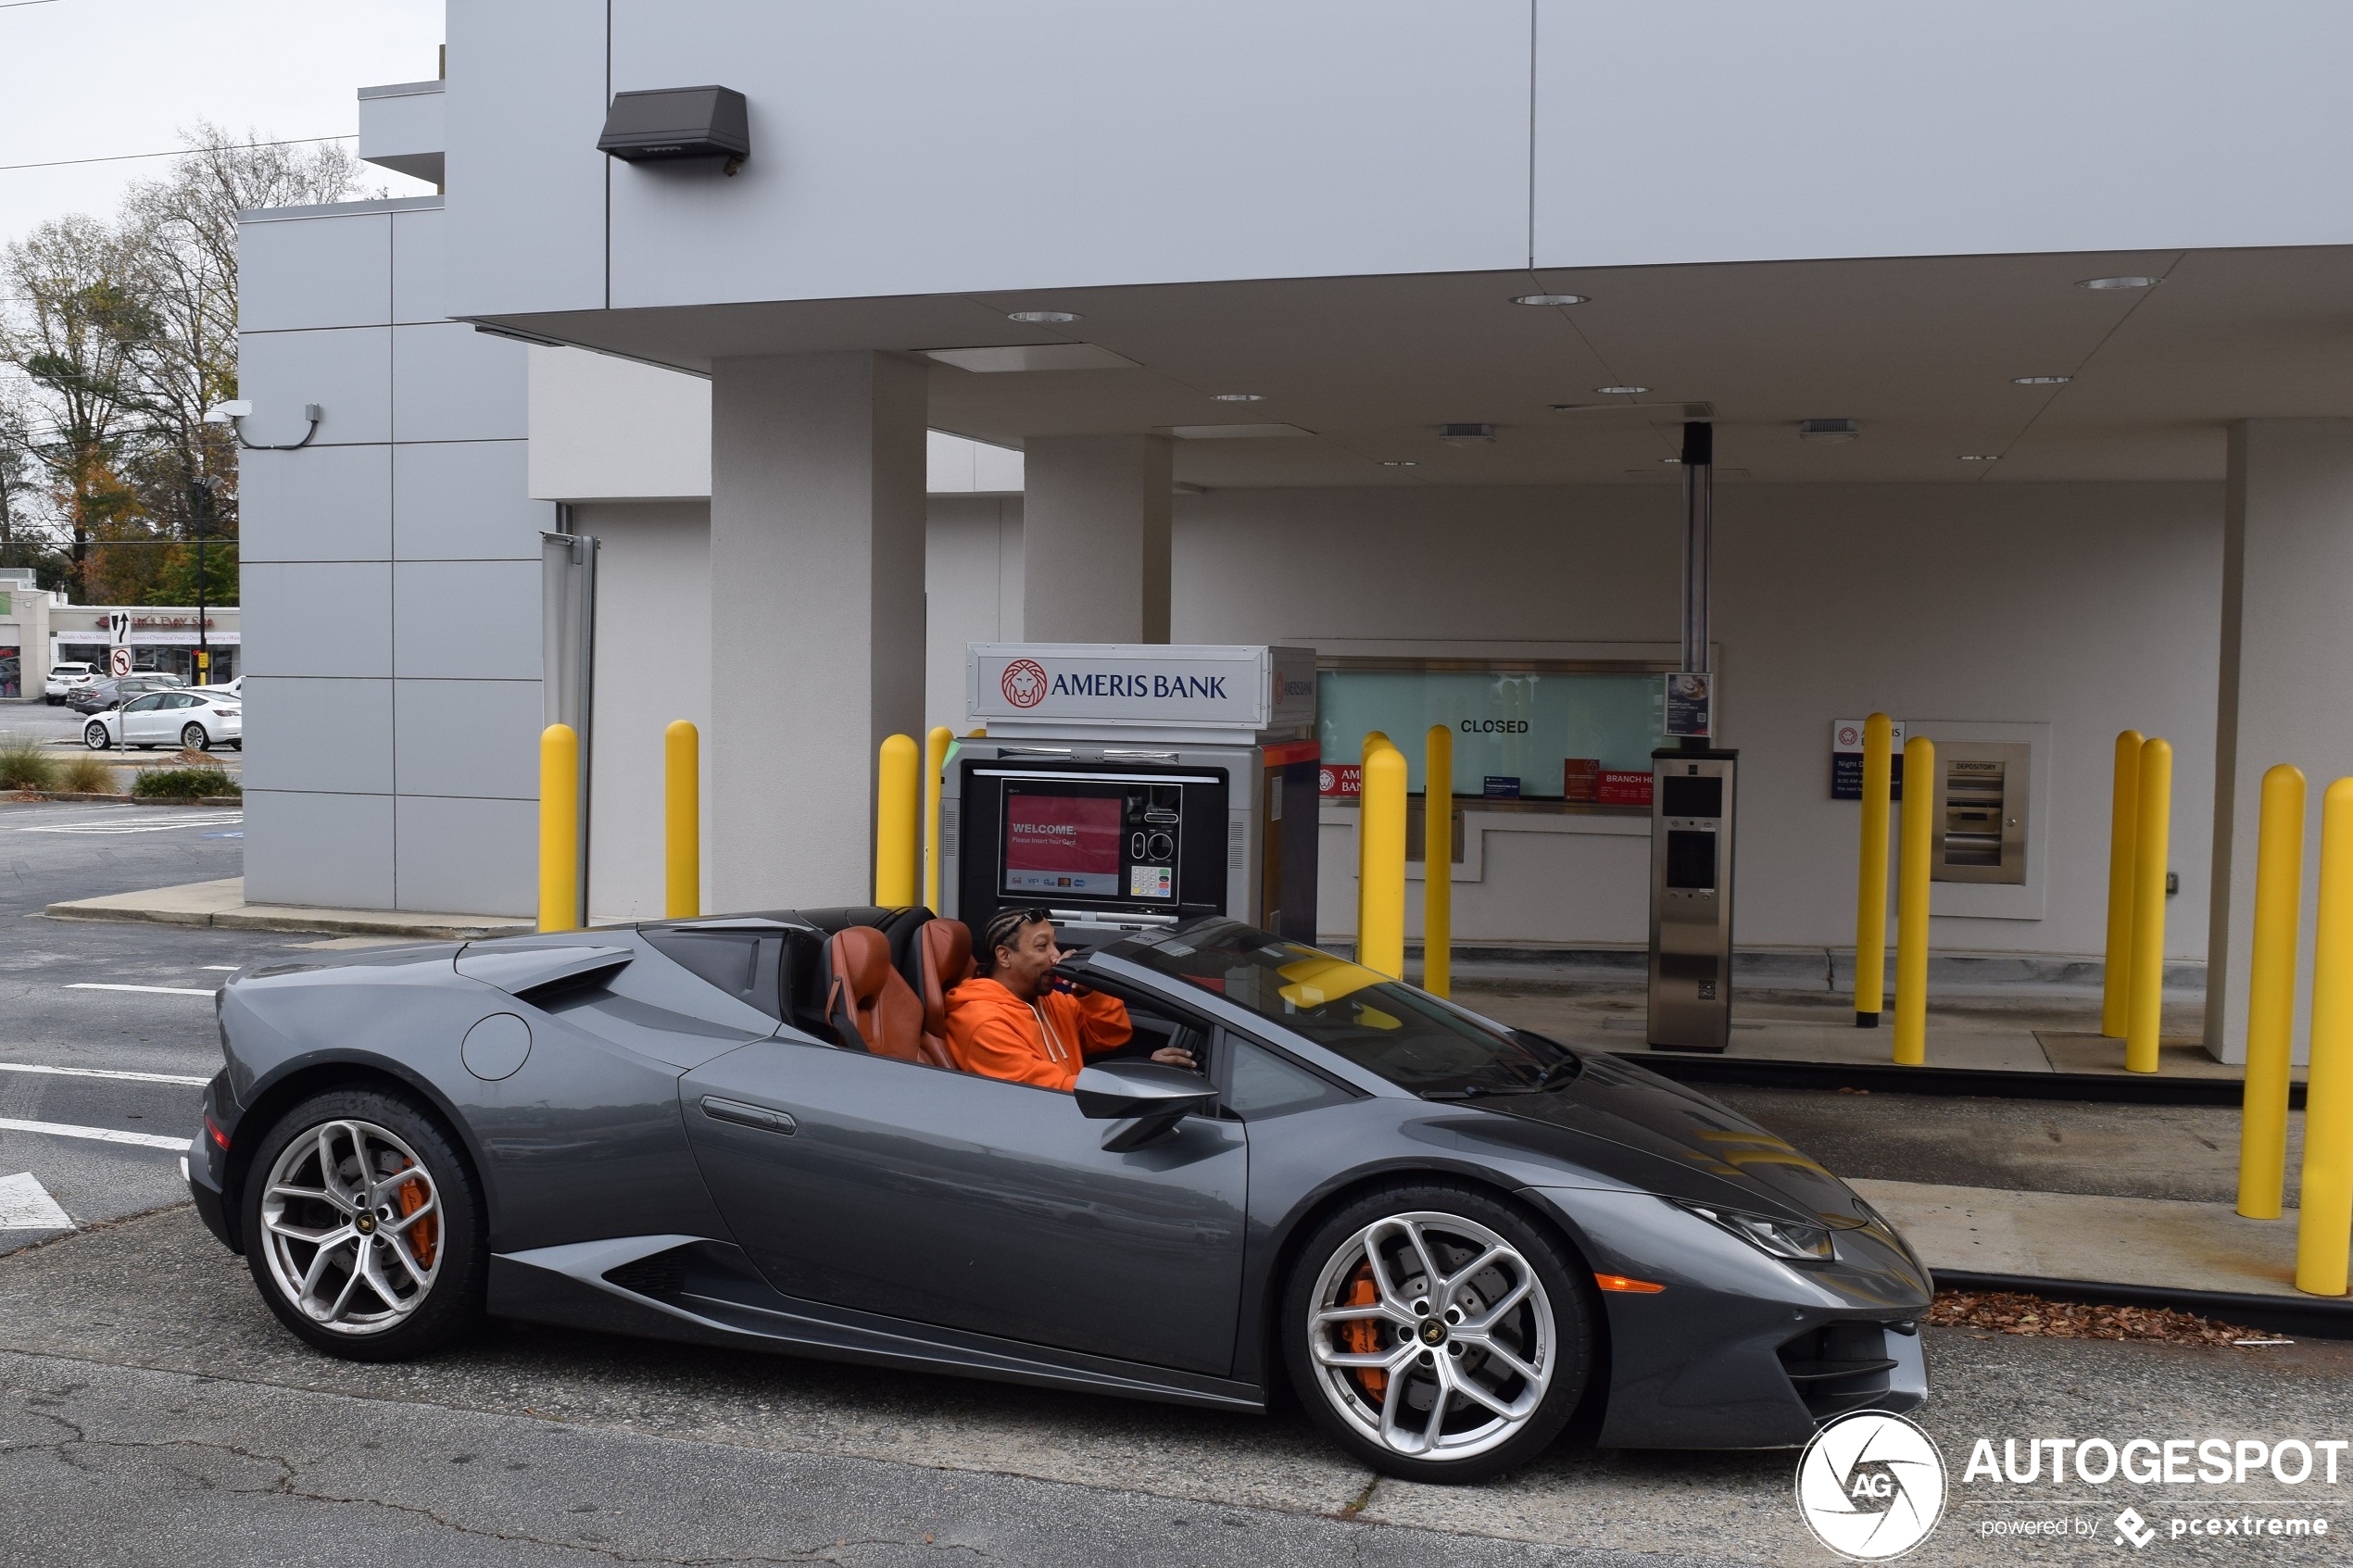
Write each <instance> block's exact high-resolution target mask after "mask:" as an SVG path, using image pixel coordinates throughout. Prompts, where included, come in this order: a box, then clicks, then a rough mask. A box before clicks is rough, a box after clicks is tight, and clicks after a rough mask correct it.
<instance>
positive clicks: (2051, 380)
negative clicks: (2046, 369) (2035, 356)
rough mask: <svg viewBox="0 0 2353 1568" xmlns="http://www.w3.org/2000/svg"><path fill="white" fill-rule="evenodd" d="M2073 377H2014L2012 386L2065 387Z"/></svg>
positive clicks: (2011, 379)
mask: <svg viewBox="0 0 2353 1568" xmlns="http://www.w3.org/2000/svg"><path fill="white" fill-rule="evenodd" d="M2074 379H2075V378H2074V377H2073V376H2012V377H2011V378H2010V384H2011V385H2012V386H2065V385H2066V384H2067V383H2069V382H2071V381H2073V380H2074Z"/></svg>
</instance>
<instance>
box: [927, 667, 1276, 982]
mask: <svg viewBox="0 0 2353 1568" xmlns="http://www.w3.org/2000/svg"><path fill="white" fill-rule="evenodd" d="M964 676H965V698H966V701H965V707H966V711H967V714H968V717H969V721H970V722H971V723H972V724H975V725H981V726H985V730H984V732H983V733H981V734H976V735H970V736H967V737H966V738H964V739H963V740H962V741H960V742H958V743H957V750H956V752H955V754H954V756H953V757H952V759H950V762H949V765H948V772H947V777H946V779H945V780H944V781H943V782H942V785H941V791H940V824H939V853H940V879H939V897H940V903H941V904H942V905H943V906H944V907H943V908H942V909H941V910H940V911H939V912H940V913H941V914H943V915H947V916H950V917H952V918H954V919H957V920H961V921H963V922H964V923H965V924H967V925H969V926H970V927H972V929H973V930H974V931H975V932H977V931H979V930H980V929H981V928H982V927H983V926H984V925H986V924H987V923H988V919H989V917H990V916H991V915H993V914H994V913H996V911H997V910H998V909H1000V908H1001V907H1002V906H1004V905H1007V904H1024V905H1035V906H1038V907H1041V908H1044V909H1049V910H1051V911H1052V914H1053V919H1054V923H1055V925H1056V926H1057V927H1058V928H1059V933H1060V940H1061V941H1062V942H1063V945H1064V946H1066V947H1089V946H1094V945H1096V944H1099V943H1102V942H1109V941H1115V940H1117V939H1118V938H1119V937H1120V936H1122V935H1127V934H1130V933H1133V932H1137V931H1142V930H1149V929H1151V928H1152V927H1154V926H1161V925H1171V924H1174V923H1175V922H1177V921H1178V920H1181V919H1185V918H1187V917H1189V916H1193V915H1209V914H1222V915H1230V916H1233V917H1235V918H1236V919H1239V920H1242V921H1246V922H1249V923H1251V924H1252V925H1255V926H1259V927H1261V928H1263V929H1265V930H1266V931H1269V932H1272V933H1274V934H1275V935H1278V936H1283V937H1287V938H1290V939H1291V940H1293V941H1298V942H1313V941H1315V838H1316V820H1317V809H1316V793H1315V773H1316V760H1317V756H1318V747H1317V745H1316V741H1315V650H1314V649H1312V648H1284V647H1235V646H1176V645H1166V644H1145V645H1116V644H1085V643H974V644H972V645H970V646H968V647H967V649H966V651H965V659H964Z"/></svg>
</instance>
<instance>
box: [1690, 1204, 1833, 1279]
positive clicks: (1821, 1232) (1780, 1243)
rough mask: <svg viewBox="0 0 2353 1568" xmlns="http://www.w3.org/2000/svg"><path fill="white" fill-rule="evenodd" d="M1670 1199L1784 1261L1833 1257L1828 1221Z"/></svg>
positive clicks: (1815, 1260)
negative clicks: (1811, 1221)
mask: <svg viewBox="0 0 2353 1568" xmlns="http://www.w3.org/2000/svg"><path fill="white" fill-rule="evenodd" d="M1668 1201H1669V1202H1672V1203H1673V1204H1674V1205H1675V1207H1676V1208H1678V1209H1680V1210H1683V1212H1684V1213H1686V1214H1696V1215H1698V1216H1699V1217H1700V1218H1701V1219H1703V1220H1705V1221H1706V1222H1707V1223H1709V1224H1712V1225H1717V1226H1719V1227H1721V1228H1722V1229H1724V1230H1728V1231H1730V1232H1731V1233H1732V1234H1733V1235H1734V1236H1739V1237H1740V1238H1741V1239H1742V1240H1743V1241H1745V1242H1747V1243H1748V1244H1749V1245H1750V1246H1751V1247H1754V1248H1756V1249H1757V1250H1758V1251H1760V1252H1763V1253H1766V1254H1768V1255H1769V1256H1771V1257H1775V1258H1779V1259H1780V1260H1781V1261H1784V1262H1790V1263H1827V1262H1829V1261H1831V1233H1830V1227H1829V1226H1827V1225H1813V1224H1806V1223H1803V1222H1801V1221H1796V1220H1776V1219H1773V1218H1771V1217H1770V1216H1768V1215H1765V1214H1744V1213H1743V1212H1742V1211H1741V1210H1737V1209H1718V1208H1715V1207H1713V1206H1712V1205H1709V1204H1705V1203H1685V1202H1683V1201H1681V1200H1680V1199H1676V1198H1670V1199H1669V1200H1668Z"/></svg>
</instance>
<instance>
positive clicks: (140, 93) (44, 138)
mask: <svg viewBox="0 0 2353 1568" xmlns="http://www.w3.org/2000/svg"><path fill="white" fill-rule="evenodd" d="M441 12H442V7H441V0H38V3H35V4H31V5H26V4H21V3H19V4H8V3H7V0H0V60H5V61H6V62H7V68H6V86H5V88H0V165H9V164H26V163H43V162H47V161H49V160H52V159H57V158H90V157H107V156H109V155H115V154H121V153H154V152H164V151H168V150H170V149H171V148H174V147H176V146H178V145H179V144H180V132H181V129H182V127H185V126H189V125H192V124H194V122H195V121H196V120H197V119H210V120H212V121H214V122H216V123H217V124H220V125H222V126H224V127H226V128H228V129H229V130H230V131H231V132H236V133H240V134H241V133H243V132H245V131H246V130H248V129H251V130H254V131H258V132H261V133H263V134H264V135H265V136H266V137H269V138H273V139H274V138H278V137H296V136H334V135H349V134H351V133H352V132H355V131H356V130H357V129H358V128H359V100H358V98H357V96H356V94H357V93H358V90H359V88H361V87H367V86H372V85H374V84H376V83H379V82H419V81H423V80H425V79H427V78H430V77H432V76H433V75H434V73H435V70H436V69H437V60H436V53H437V50H438V47H439V45H440V44H441V41H442V29H441ZM168 167H170V163H169V160H168V159H165V158H140V159H136V160H131V161H123V162H112V163H80V164H72V165H69V166H67V167H64V168H56V169H17V168H8V169H0V242H6V241H8V240H13V239H18V238H20V237H22V236H23V235H24V234H26V233H28V232H31V229H32V228H33V227H34V226H35V225H36V224H38V223H40V222H41V221H42V220H44V219H49V218H56V217H60V216H62V215H63V214H65V213H69V212H88V213H92V214H94V215H97V216H100V217H107V216H111V215H112V213H113V211H114V207H115V203H116V202H117V200H118V199H120V195H121V193H122V188H123V187H124V186H125V185H126V184H128V183H130V182H132V181H133V180H137V179H142V178H152V177H154V176H156V175H157V174H160V173H162V172H163V171H164V170H165V169H167V168H168ZM366 180H367V182H368V183H370V184H371V185H382V186H384V187H385V188H387V189H388V190H390V192H391V193H392V194H394V195H396V196H406V195H422V194H430V193H431V191H432V189H433V187H432V186H430V185H426V184H422V183H420V182H417V181H413V180H410V179H409V178H407V177H406V176H404V175H399V174H395V173H393V172H391V171H390V170H389V169H369V170H368V171H367V174H366Z"/></svg>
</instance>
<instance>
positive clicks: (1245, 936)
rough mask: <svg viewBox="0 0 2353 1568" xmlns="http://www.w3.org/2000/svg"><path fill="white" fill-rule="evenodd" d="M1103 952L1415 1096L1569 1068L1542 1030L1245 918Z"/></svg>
mask: <svg viewBox="0 0 2353 1568" xmlns="http://www.w3.org/2000/svg"><path fill="white" fill-rule="evenodd" d="M1107 950H1108V951H1110V952H1112V953H1114V954H1116V955H1117V956H1118V957H1120V958H1123V959H1126V960H1128V961H1130V962H1131V963H1139V964H1142V965H1143V966H1144V967H1145V968H1147V969H1151V970H1156V971H1158V972H1160V973H1162V974H1165V975H1169V976H1171V977H1173V978H1175V979H1178V980H1182V981H1186V982H1188V983H1189V984H1191V985H1198V986H1200V987H1201V988H1202V989H1203V990H1205V991H1214V992H1215V993H1216V994H1217V995H1219V996H1221V997H1225V998H1226V999H1227V1001H1229V1002H1233V1003H1235V1004H1236V1005H1238V1006H1239V1007H1244V1008H1247V1009H1249V1010H1251V1011H1252V1012H1254V1013H1257V1014H1258V1015H1259V1016H1261V1017H1262V1018H1265V1019H1267V1020H1269V1021H1271V1022H1275V1023H1277V1024H1279V1025H1281V1026H1282V1027H1283V1028H1285V1029H1289V1030H1290V1031H1291V1032H1292V1033H1294V1034H1297V1035H1304V1036H1306V1037H1307V1038H1308V1039H1310V1040H1312V1041H1314V1042H1315V1044H1317V1045H1319V1046H1322V1047H1325V1048H1326V1049H1327V1050H1331V1051H1336V1052H1338V1053H1339V1054H1340V1055H1341V1056H1344V1057H1346V1058H1347V1059H1348V1060H1351V1061H1353V1062H1354V1063H1355V1064H1356V1065H1357V1066H1359V1067H1362V1068H1365V1069H1366V1070H1367V1071H1369V1072H1373V1073H1378V1074H1380V1076H1382V1077H1383V1078H1386V1079H1388V1080H1389V1081H1390V1083H1392V1084H1395V1085H1398V1086H1399V1087H1400V1088H1406V1089H1412V1090H1414V1091H1415V1092H1416V1093H1417V1094H1435V1095H1438V1096H1440V1097H1441V1098H1453V1097H1457V1096H1473V1095H1480V1094H1518V1093H1522V1092H1524V1091H1526V1090H1529V1089H1533V1088H1540V1087H1543V1086H1545V1085H1550V1084H1555V1083H1560V1082H1563V1081H1565V1080H1567V1079H1568V1078H1571V1077H1573V1076H1575V1073H1576V1067H1577V1058H1576V1056H1575V1055H1574V1054H1573V1053H1572V1052H1570V1051H1569V1050H1568V1049H1567V1047H1564V1046H1559V1045H1555V1044H1554V1042H1552V1041H1550V1040H1547V1039H1545V1038H1543V1037H1542V1036H1541V1035H1529V1034H1525V1033H1522V1032H1521V1031H1518V1030H1507V1029H1505V1028H1504V1027H1503V1026H1502V1025H1500V1024H1493V1023H1488V1022H1484V1021H1482V1020H1479V1019H1475V1018H1471V1017H1468V1016H1466V1015H1465V1014H1463V1013H1460V1012H1457V1011H1455V1010H1453V1008H1450V1007H1448V1006H1447V1005H1446V1004H1445V1003H1443V1002H1441V1001H1440V1000H1439V999H1438V998H1436V997H1432V996H1429V995H1428V994H1427V993H1425V992H1421V991H1417V990H1416V989H1414V988H1413V987H1412V986H1410V985H1401V984H1399V983H1398V982H1396V981H1394V980H1390V979H1389V978H1387V977H1386V976H1383V975H1381V974H1378V973H1376V972H1374V971H1372V970H1369V969H1365V968H1362V967H1360V966H1358V965H1356V964H1353V963H1351V962H1350V961H1349V960H1346V959H1342V958H1336V957H1334V956H1333V955H1332V954H1330V953H1327V952H1323V951H1321V950H1320V949H1318V948H1315V947H1303V946H1302V945H1301V944H1299V943H1297V942H1286V941H1284V940H1282V939H1281V938H1280V937H1277V936H1272V935H1268V934H1266V933H1265V932H1264V931H1260V930H1258V929H1256V928H1255V927H1252V926H1247V925H1242V924H1239V923H1237V922H1219V923H1216V924H1212V925H1204V926H1197V927H1195V928H1193V929H1191V930H1189V931H1186V932H1183V933H1181V934H1170V933H1164V932H1147V933H1146V934H1144V935H1141V936H1135V937H1130V938H1128V939H1127V940H1126V941H1124V942H1120V943H1118V944H1116V945H1114V947H1111V948H1109V949H1107Z"/></svg>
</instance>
